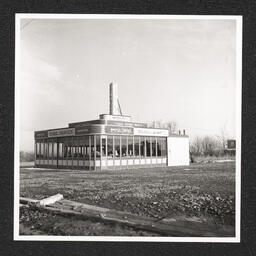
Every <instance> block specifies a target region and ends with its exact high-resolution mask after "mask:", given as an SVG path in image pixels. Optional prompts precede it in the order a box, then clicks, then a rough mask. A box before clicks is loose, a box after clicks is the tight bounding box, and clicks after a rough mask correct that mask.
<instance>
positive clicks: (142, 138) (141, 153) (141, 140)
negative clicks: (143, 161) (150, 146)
mask: <svg viewBox="0 0 256 256" xmlns="http://www.w3.org/2000/svg"><path fill="white" fill-rule="evenodd" d="M140 155H141V157H145V137H140Z"/></svg>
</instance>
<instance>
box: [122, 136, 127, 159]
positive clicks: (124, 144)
mask: <svg viewBox="0 0 256 256" xmlns="http://www.w3.org/2000/svg"><path fill="white" fill-rule="evenodd" d="M121 143H122V157H126V156H127V137H126V136H121Z"/></svg>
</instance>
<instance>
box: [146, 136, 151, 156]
mask: <svg viewBox="0 0 256 256" xmlns="http://www.w3.org/2000/svg"><path fill="white" fill-rule="evenodd" d="M150 144H151V141H150V137H146V155H147V157H150V156H151V152H150V151H151V145H150Z"/></svg>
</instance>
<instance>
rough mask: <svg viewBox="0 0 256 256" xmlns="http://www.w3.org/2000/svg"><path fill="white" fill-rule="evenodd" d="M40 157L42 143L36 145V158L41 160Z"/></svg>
mask: <svg viewBox="0 0 256 256" xmlns="http://www.w3.org/2000/svg"><path fill="white" fill-rule="evenodd" d="M39 155H40V143H39V142H37V143H36V158H39Z"/></svg>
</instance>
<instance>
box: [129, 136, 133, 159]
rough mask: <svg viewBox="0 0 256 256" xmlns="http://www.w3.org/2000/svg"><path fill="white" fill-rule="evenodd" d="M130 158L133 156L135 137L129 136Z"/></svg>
mask: <svg viewBox="0 0 256 256" xmlns="http://www.w3.org/2000/svg"><path fill="white" fill-rule="evenodd" d="M128 156H130V157H131V156H133V137H132V136H128Z"/></svg>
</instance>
